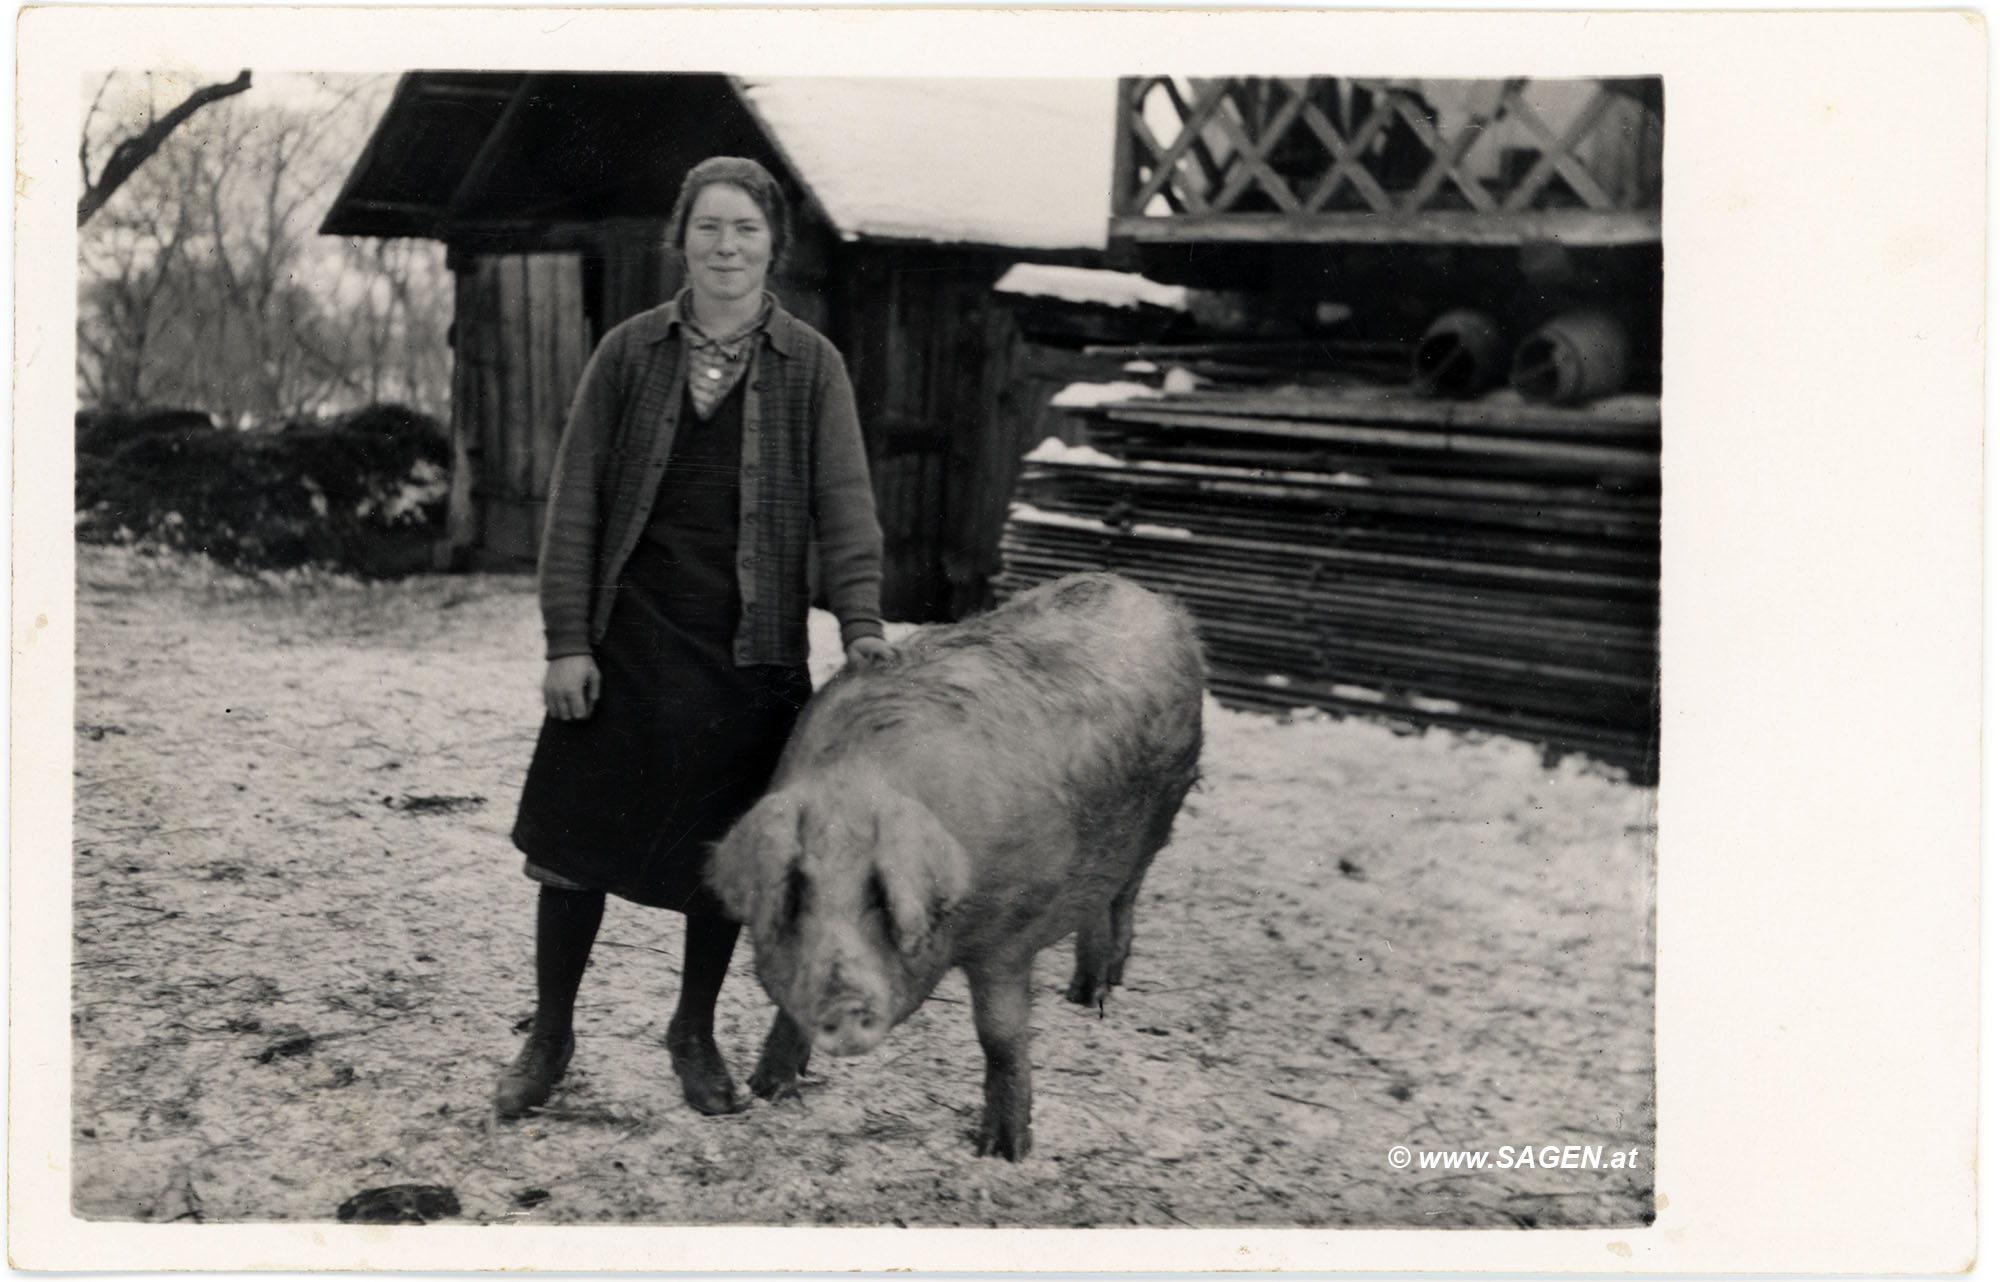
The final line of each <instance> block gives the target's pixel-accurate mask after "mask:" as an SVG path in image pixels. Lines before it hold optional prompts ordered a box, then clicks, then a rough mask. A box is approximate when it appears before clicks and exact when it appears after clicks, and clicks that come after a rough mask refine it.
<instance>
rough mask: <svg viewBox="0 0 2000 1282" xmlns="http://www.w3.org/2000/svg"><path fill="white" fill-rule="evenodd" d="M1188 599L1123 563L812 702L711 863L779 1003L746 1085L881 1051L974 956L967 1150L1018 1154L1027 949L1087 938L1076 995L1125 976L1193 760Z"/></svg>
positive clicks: (1092, 1000) (1015, 604)
mask: <svg viewBox="0 0 2000 1282" xmlns="http://www.w3.org/2000/svg"><path fill="white" fill-rule="evenodd" d="M1202 689H1203V677H1202V660H1201V647H1200V643H1199V642H1198V640H1197V639H1196V637H1195V634H1194V629H1193V627H1192V625H1191V624H1190V622H1189V619H1188V616H1187V613H1186V611H1184V610H1183V609H1181V608H1180V606H1179V605H1177V604H1176V603H1174V602H1172V601H1170V600H1168V599H1167V598H1165V597H1162V596H1159V595H1156V594H1154V593H1152V592H1148V591H1147V590H1145V589H1144V588H1141V587H1140V586H1138V585H1137V584H1135V583H1133V582H1131V581H1130V580H1127V579H1123V578H1120V577H1118V576H1117V575H1112V574H1079V575H1072V576H1070V577H1068V578H1065V579H1061V580H1058V581H1057V582H1054V583H1049V584H1045V585H1043V586H1042V587H1039V588H1036V589H1034V590H1033V591H1030V592H1027V593H1024V594H1022V595H1021V596H1019V597H1016V598H1014V599H1013V600H1011V601H1009V602H1008V603H1007V604H1005V605H1003V606H1001V607H1000V608H999V609H997V610H994V611H993V612H991V613H989V614H986V615H982V616H979V617H976V618H973V619H971V620H968V621H966V622H963V623H958V624H951V625H941V626H936V627H927V628H921V629H919V630H918V631H916V632H914V633H912V634H911V635H910V636H909V637H908V638H907V639H905V640H904V641H903V642H902V643H901V644H900V645H898V646H897V650H896V657H895V659H894V661H893V662H892V663H890V664H888V665H887V666H884V667H879V668H860V669H849V670H847V671H844V672H842V673H841V674H840V675H839V676H837V677H836V678H835V679H834V680H833V681H831V682H829V683H828V684H827V686H826V687H825V688H824V689H823V690H821V691H820V692H819V693H818V694H817V695H816V696H814V699H813V702H812V704H811V705H810V706H809V707H808V708H807V710H806V712H805V715H804V717H803V718H802V719H801V721H800V723H799V726H798V729H797V730H796V731H795V732H794V734H793V737H792V740H791V743H790V744H789V746H788V747H787V748H786V750H785V755H784V759H783V760H782V761H781V762H780V763H779V766H778V771H777V774H776V776H775V777H774V778H773V780H772V784H771V789H770V791H769V792H768V793H767V794H766V795H765V797H764V798H763V800H761V801H760V802H758V803H757V805H756V806H755V807H754V808H752V809H751V810H750V812H749V813H748V814H746V815H745V816H744V817H743V818H742V819H741V820H740V821H739V822H738V823H737V824H736V826H735V827H734V828H733V829H732V830H731V831H730V832H729V834H728V836H726V837H725V838H724V839H723V841H722V842H721V843H720V844H719V845H718V846H717V849H716V852H715V857H714V859H713V861H712V862H711V864H710V869H709V879H710V882H711V884H712V885H713V886H714V887H715V890H716V892H717V893H718V895H719V896H720V897H721V899H722V902H723V903H724V905H725V906H726V907H728V908H729V910H730V911H731V912H733V913H734V914H736V915H737V916H738V917H739V918H740V919H741V920H743V921H744V922H746V923H748V924H749V926H750V929H751V932H752V936H753V938H754V941H755V946H756V964H757V976H758V978H759V979H760V980H761V981H762V982H763V985H764V988H765V990H766V991H767V992H769V993H770V995H771V997H772V999H773V1000H775V1001H776V1002H777V1003H778V1007H779V1010H778V1015H777V1019H776V1021H775V1022H774V1023H773V1024H772V1027H771V1032H770V1036H769V1037H768V1038H767V1039H766V1041H765V1044H764V1049H763V1054H762V1055H761V1057H760V1058H759V1060H758V1064H757V1068H756V1071H755V1072H754V1073H753V1074H752V1075H751V1078H750V1086H751V1089H752V1090H754V1091H755V1092H756V1093H757V1094H758V1095H761V1096H763V1097H765V1098H767V1099H771V1098H777V1097H780V1096H783V1095H787V1094H792V1093H795V1092H796V1091H797V1079H798V1075H799V1073H800V1071H801V1070H802V1069H803V1068H804V1067H805V1064H806V1060H807V1057H808V1056H809V1055H810V1054H811V1052H812V1050H813V1049H814V1048H818V1049H820V1050H822V1051H824V1052H826V1053H828V1054H834V1055H855V1054H860V1053H862V1052H864V1051H867V1050H870V1049H872V1048H873V1047H874V1046H876V1045H877V1044H878V1043H880V1041H881V1040H882V1038H883V1037H884V1036H885V1035H886V1034H887V1033H888V1031H889V1029H890V1028H891V1027H893V1026H894V1025H895V1024H896V1023H897V1022H899V1021H900V1020H902V1019H903V1018H904V1017H906V1016H907V1015H909V1014H910V1012H911V1011H913V1010H915V1009H916V1008H917V1007H918V1006H919V1005H920V1004H921V1003H922V1002H923V1000H924V998H925V997H926V996H928V995H929V993H930V991H931V989H932V988H933V987H934V986H935V985H936V984H937V982H938V980H939V979H940V978H941V977H942V976H943V975H944V973H945V972H946V971H947V970H949V969H950V968H951V967H953V966H960V967H963V968H964V970H965V973H966V978H967V980H968V981H969V983H970V987H971V991H972V1015H973V1022H974V1024H975V1025H976V1027H977V1028H978V1032H979V1044H980V1046H981V1047H982V1048H983V1049H984V1051H985V1053H986V1111H985V1114H984V1118H983V1120H982V1122H981V1124H980V1128H979V1135H978V1149H979V1152H981V1153H983V1154H984V1153H993V1154H999V1155H1000V1156H1003V1157H1007V1158H1019V1157H1021V1156H1023V1155H1025V1154H1026V1153H1027V1152H1028V1148H1029V1144H1030V1132H1029V1120H1028V1119H1029V1099H1030V1095H1029V1072H1028V1003H1029V986H1030V977H1031V971H1032V965H1033V962H1034V958H1035V954H1036V953H1038V952H1040V951H1041V950H1042V949H1043V948H1046V947H1048V946H1049V945H1050V944H1052V943H1055V942H1056V941H1057V940H1059V939H1061V938H1063V936H1065V935H1069V934H1072V933H1074V934H1075V935H1076V972H1075V975H1074V977H1073V978H1072V979H1071V981H1070V985H1069V991H1068V997H1069V1000H1071V1001H1073V1002H1077V1003H1080V1004H1083V1005H1097V1004H1099V1003H1101V1002H1102V1000H1103V998H1104V994H1105V992H1106V991H1107V990H1108V989H1109V988H1110V986H1111V985H1113V984H1117V983H1119V982H1121V981H1122V978H1123V970H1124V965H1125V960H1126V956H1127V954H1128V952H1129V951H1130V949H1131V944H1132V908H1133V903H1134V901H1135V900H1136V899H1137V897H1138V893H1139V884H1140V882H1141V880H1142V879H1143V878H1144V877H1145V874H1146V867H1147V865H1148V864H1149V863H1150V862H1151V861H1152V858H1153V855H1154V853H1155V852H1156V851H1158V850H1159V849H1160V847H1162V846H1163V845H1165V844H1166V841H1167V837H1168V834H1169V832H1170V830H1171V828H1172V826H1173V820H1174V815H1175V813H1176V812H1177V811H1178V810H1179V809H1180V805H1181V800H1182V798H1183V797H1185V796H1186V794H1187V790H1188V788H1189V787H1190V786H1191V785H1192V784H1193V783H1194V780H1195V774H1196V768H1197V763H1198V760H1199V758H1200V755H1201V706H1202Z"/></svg>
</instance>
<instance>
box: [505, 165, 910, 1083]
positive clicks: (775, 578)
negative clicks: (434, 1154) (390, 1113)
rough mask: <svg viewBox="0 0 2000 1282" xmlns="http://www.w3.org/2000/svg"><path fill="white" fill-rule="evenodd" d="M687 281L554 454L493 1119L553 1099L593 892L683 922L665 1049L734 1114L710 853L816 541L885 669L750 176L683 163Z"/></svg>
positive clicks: (774, 205) (595, 371) (854, 441)
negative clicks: (511, 967) (518, 1010)
mask: <svg viewBox="0 0 2000 1282" xmlns="http://www.w3.org/2000/svg"><path fill="white" fill-rule="evenodd" d="M668 230H669V235H670V237H671V239H670V242H669V243H670V246H671V248H672V250H673V251H674V252H676V253H678V254H679V255H681V256H682V257H683V258H684V259H685V263H686V268H687V282H688V284H687V288H685V289H683V290H682V291H681V292H680V294H679V295H678V296H677V297H675V298H674V299H672V300H671V301H669V302H667V303H666V304H664V305H663V306H660V307H656V308H654V309H653V310H651V311H649V312H645V313H642V314H641V315H638V316H635V317H633V318H632V319H630V320H628V321H626V322H624V323H623V324H621V325H619V326H617V327H616V328H614V329H613V330H612V331H611V332H610V333H608V334H606V335H605V336H604V341H603V342H602V343H600V344H599V345H598V348H597V351H596V353H595V354H594V355H593V356H592V357H591V359H590V364H589V366H588V367H587V368H586V369H585V370H584V374H583V381H582V383H581V385H580V386H579V387H578V389H577V394H576V401H575V403H574V405H573V406H572V407H571V409H570V416H569V423H568V426H567V427H566V429H565V430H564V433H563V439H562V444H561V446H560V447H559V449H558V453H557V458H556V465H555V475H554V478H553V481H552V483H551V487H550V492H549V510H548V523H547V527H546V530H545V532H544V535H543V543H542V557H541V578H540V582H541V606H542V621H543V625H544V628H545V629H546V632H547V636H548V673H547V676H546V677H545V678H544V680H543V683H542V695H543V700H544V702H545V703H546V705H547V710H548V718H547V720H545V721H544V722H543V725H542V733H541V738H540V740H539V741H538V742H537V744H536V745H535V755H534V761H533V763H532V764H531V765H530V766H529V768H528V779H527V783H526V785H525V786H524V788H523V789H522V794H521V809H520V814H519V817H518V818H517V819H516V821H515V825H514V844H515V845H516V846H518V847H519V848H520V849H521V851H522V852H523V853H524V854H525V855H526V856H527V864H526V872H527V875H528V876H529V877H530V878H532V879H534V880H535V881H537V882H539V883H540V885H541V890H540V901H539V903H538V905H537V908H536V917H535V989H536V1003H535V1017H534V1022H533V1024H532V1026H531V1027H530V1029H529V1032H528V1039H527V1042H526V1044H525V1045H523V1046H522V1048H521V1052H520V1054H519V1056H517V1057H516V1058H515V1060H514V1062H513V1063H512V1064H511V1065H509V1066H508V1068H507V1069H506V1071H505V1072H503V1073H502V1074H501V1075H500V1082H499V1087H498V1089H497V1091H496V1092H495V1099H494V1103H495V1106H496V1107H497V1109H498V1111H499V1113H500V1115H501V1116H503V1117H517V1116H520V1115H521V1114H522V1113H523V1112H525V1111H526V1110H528V1109H530V1108H533V1107H534V1106H536V1105H538V1104H540V1103H542V1102H543V1101H545V1100H546V1099H548V1097H549V1091H550V1089H551V1088H552V1087H553V1086H554V1085H555V1083H556V1082H557V1081H559V1080H560V1079H561V1078H562V1075H563V1072H564V1070H565V1069H566V1068H567V1067H568V1065H569V1060H570V1054H571V1052H572V1050H573V1049H574V1047H575V1041H574V1038H573V1036H572V1031H571V1020H572V1016H573V1012H574V1010H575V1006H576V995H577V989H578V987H579V985H580V984H581V982H582V979H583V972H584V966H585V964H586V963H587V962H588V961H589V959H590V949H591V945H592V943H593V942H594V941H595V940H596V937H597V928H598V923H599V922H600V921H601V920H602V918H603V915H604V897H605V895H606V894H614V895H618V896H620V897H621V898H624V899H628V900H631V901H632V902H634V903H639V904H646V905H649V906H652V907H657V908H670V909H673V910H674V911H676V912H680V913H684V914H686V916H687V942H686V946H685V953H684V959H683V964H682V969H681V993H680V1001H679V1003H678V1005H677V1006H676V1008H675V1010H674V1014H673V1018H672V1020H671V1021H670V1022H669V1023H668V1025H667V1038H666V1041H667V1050H668V1052H669V1054H670V1055H671V1056H672V1059H673V1066H674V1072H675V1074H676V1075H677V1076H679V1078H680V1081H681V1090H682V1093H683V1094H684V1095H685V1096H686V1097H687V1101H688V1103H689V1104H691V1105H693V1106H694V1107H695V1108H697V1109H699V1110H700V1111H702V1112H704V1113H730V1112H735V1111H737V1110H739V1109H741V1108H743V1107H744V1103H743V1101H742V1099H741V1097H740V1096H739V1095H738V1094H737V1091H736V1086H735V1083H734V1082H733V1081H731V1080H730V1076H729V1070H728V1068H727V1067H726V1066H725V1065H724V1064H723V1062H722V1055H721V1052H720V1051H718V1050H717V1048H716V1045H715V1035H714V1022H715V1000H716V995H717V994H718V993H719V992H720V991H721V988H722V981H723V977H724V975H725V974H726V973H727V972H728V968H729V958H730V954H731V953H732V952H733V951H734V950H735V947H736V935H737V929H738V927H737V924H736V923H735V922H733V921H730V920H729V919H728V918H726V917H725V916H724V915H723V913H722V908H721V905H720V904H718V903H717V902H716V901H715V899H714V898H713V897H712V895H711V894H710V892H709V891H708V889H707V887H706V886H705V885H703V883H702V877H701V874H702V866H703V864H704V862H705V861H706V859H707V856H708V847H709V843H711V842H713V841H715V840H716V839H717V838H719V837H721V836H722V834H723V833H724V832H725V831H726V830H727V829H728V827H729V825H730V824H731V823H732V822H734V821H735V819H736V818H737V816H738V815H740V814H741V813H742V812H743V811H744V810H745V809H747V808H748V807H749V806H750V804H751V803H752V802H754V801H755V800H756V799H757V797H758V796H759V794H761V793H762V791H763V790H764V787H765V785H766V784H767V783H768V782H769V781H770V776H771V773H772V771H773V770H774V769H775V768H776V766H777V761H778V754H779V752H780V750H781V749H782V748H783V747H784V743H785V739H786V737H787V736H788V735H789V734H790V733H791V729H792V724H793V722H794V721H795V720H796V719H797V717H798V714H799V711H800V709H801V708H803V707H804V705H805V702H806V699H807V697H808V696H809V695H810V694H811V692H812V686H811V682H810V680H809V679H808V677H807V674H806V666H805V661H806V648H807V647H806V614H807V610H808V608H809V604H810V602H809V596H808V589H807V585H806V560H807V544H808V541H809V540H812V541H816V542H817V545H818V548H819V562H820V572H821V578H822V581H823V584H824V587H825V592H826V597H827V600H828V602H829V603H830V604H831V606H832V608H833V611H834V613H835V614H836V615H837V616H838V617H839V620H840V635H841V641H842V643H843V644H844V645H845V646H846V650H847V658H848V661H849V662H875V661H878V660H879V659H881V658H882V657H884V656H885V655H887V654H888V653H889V647H888V645H887V643H886V642H885V641H883V639H882V621H881V608H880V604H879V603H880V595H881V579H882V568H881V567H882V532H881V527H880V526H879V525H878V524H877V522H876V519H875V505H874V496H873V491H872V490H871V489H870V488H869V484H868V470H867V461H866V457H865V455H864V452H863V448H862V441H861V427H860V423H859V421H858V419H857V418H856V415H855V409H854V393H853V390H852V388H851V387H850V386H849V385H848V381H847V372H846V368H845V366H844V365H843V364H842V362H841V359H840V355H839V353H838V352H836V351H835V350H834V347H833V345H832V344H831V343H829V342H828V341H827V340H826V339H825V338H824V337H822V336H821V335H820V334H819V333H818V332H817V331H815V330H813V329H812V328H811V327H810V326H808V325H806V324H805V323H804V322H802V321H799V320H797V319H796V318H794V317H793V316H791V315H790V314H789V313H787V312H786V311H785V309H784V308H782V307H780V306H779V305H778V303H777V300H776V299H775V298H773V297H772V296H771V294H770V293H768V292H767V291H766V290H765V279H766V277H767V276H768V275H769V273H770V270H771V268H772V266H773V265H774V264H775V263H777V262H778V261H779V260H780V259H781V258H782V257H783V255H784V252H785V248H786V240H787V235H788V231H789V228H788V224H787V218H786V206H785V199H784V194H783V192H782V191H781V190H780V189H779V187H778V184H777V182H776V180H774V179H773V178H772V177H771V175H770V173H769V172H768V171H766V170H765V169H764V167H763V166H762V165H759V164H758V163H756V162H755V161H752V160H742V159H738V158H735V157H728V156H717V157H713V158H711V159H708V160H705V161H703V162H702V163H701V164H699V165H697V166H695V167H694V169H693V170H691V171H690V172H689V174H688V176H687V179H686V181H685V183H684V184H683V185H682V187H681V192H680V197H679V199H678V200H676V201H675V203H674V210H673V214H672V216H671V219H670V221H669V224H668Z"/></svg>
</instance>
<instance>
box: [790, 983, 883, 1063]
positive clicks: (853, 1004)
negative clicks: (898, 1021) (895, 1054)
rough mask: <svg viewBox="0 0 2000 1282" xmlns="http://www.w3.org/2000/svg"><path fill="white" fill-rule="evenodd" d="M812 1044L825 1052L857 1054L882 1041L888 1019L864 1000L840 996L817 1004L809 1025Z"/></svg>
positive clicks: (872, 1048)
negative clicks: (817, 1007) (816, 1016)
mask: <svg viewBox="0 0 2000 1282" xmlns="http://www.w3.org/2000/svg"><path fill="white" fill-rule="evenodd" d="M810 1027H811V1029H812V1034H813V1048H814V1049H815V1050H818V1051H822V1052H824V1053H825V1054H828V1055H861V1054H865V1053H866V1052H868V1051H872V1050H874V1049H875V1048H876V1047H877V1046H879V1045H881V1044H882V1038H883V1036H884V1035H885V1034H886V1033H887V1032H888V1031H889V1021H888V1020H886V1019H884V1018H883V1017H882V1014H881V1012H880V1011H878V1010H876V1008H875V1006H874V1005H873V1004H872V1003H870V1002H868V1001H867V1000H865V999H863V998H860V997H849V998H843V999H840V1000H837V1001H833V1002H829V1003H827V1004H826V1005H825V1006H823V1007H821V1008H820V1012H819V1018H818V1019H817V1020H816V1021H815V1022H814V1023H813V1024H812V1025H811V1026H810Z"/></svg>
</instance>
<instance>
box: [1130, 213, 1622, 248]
mask: <svg viewBox="0 0 2000 1282" xmlns="http://www.w3.org/2000/svg"><path fill="white" fill-rule="evenodd" d="M1110 235H1111V239H1112V240H1114V241H1118V240H1128V241H1134V242H1137V243H1139V244H1150V245H1180V244H1189V243H1206V242H1219V241H1238V242H1244V243H1252V244H1266V245H1287V244H1291V245H1338V244H1377V245H1381V244H1398V243H1405V244H1427V245H1522V244H1528V243H1531V242H1536V241H1550V242H1554V243H1557V244H1562V245H1643V244H1649V243H1652V242H1656V241H1658V240H1659V239H1660V213H1659V211H1658V210H1654V209H1634V210H1616V211H1601V210H1529V211H1523V212H1521V213H1516V214H1477V213H1463V212H1458V211H1446V210H1437V211H1427V212H1424V213H1418V214H1409V215H1405V216H1403V217H1389V216H1386V215H1382V214H1372V213H1355V214H1328V213H1320V214H1300V215H1287V214H1181V215H1176V216H1174V217H1170V218H1154V217H1142V216H1132V215H1126V216H1124V217H1115V218H1113V219H1112V220H1111V229H1110Z"/></svg>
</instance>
